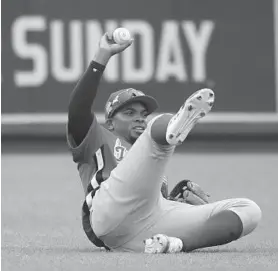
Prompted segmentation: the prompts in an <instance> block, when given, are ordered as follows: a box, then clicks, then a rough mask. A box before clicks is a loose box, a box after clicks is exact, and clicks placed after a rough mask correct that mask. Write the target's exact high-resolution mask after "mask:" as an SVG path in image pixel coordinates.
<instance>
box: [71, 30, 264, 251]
mask: <svg viewBox="0 0 278 271" xmlns="http://www.w3.org/2000/svg"><path fill="white" fill-rule="evenodd" d="M132 42H133V40H130V41H129V42H128V43H126V44H124V45H118V44H114V43H111V34H108V33H106V34H105V35H104V36H103V37H102V38H101V40H100V42H99V46H98V49H97V51H96V54H95V56H94V58H93V60H92V62H91V64H90V65H89V67H88V69H87V70H86V71H85V73H84V74H83V76H82V77H81V79H80V81H79V82H78V84H77V85H76V87H75V89H74V90H73V93H72V94H71V97H70V103H69V111H68V125H67V139H68V144H69V147H70V150H71V152H72V155H73V160H74V162H75V163H77V168H78V171H79V175H80V178H81V181H82V185H83V188H84V193H85V200H84V204H83V207H82V221H83V228H84V231H85V233H86V235H87V237H88V238H89V240H91V241H92V242H93V243H94V244H95V245H96V246H99V247H105V248H106V249H109V250H112V251H130V252H144V251H145V252H148V253H165V252H178V251H191V250H194V249H197V248H202V247H209V246H216V245H221V244H226V243H229V242H231V241H233V240H236V239H238V238H240V237H243V236H245V235H247V234H249V233H250V232H252V231H253V230H254V229H255V228H256V226H257V224H258V222H259V221H260V219H261V210H260V208H259V207H258V205H257V204H256V203H254V202H253V201H251V200H249V199H239V198H238V199H228V200H223V201H218V202H214V203H208V204H201V205H192V204H188V203H186V202H180V200H176V199H182V198H184V197H186V195H188V194H189V193H190V194H191V195H194V196H193V197H195V198H198V199H199V200H200V201H201V203H207V196H206V195H205V193H203V192H202V190H201V189H198V186H197V185H195V184H194V183H191V182H190V181H183V182H181V183H180V184H179V185H178V186H177V187H175V189H174V191H172V193H171V195H170V196H169V197H168V196H167V191H166V192H165V191H164V194H165V193H166V195H164V197H163V195H162V193H161V192H162V191H161V187H162V184H163V183H164V182H165V177H164V171H165V168H166V165H167V163H168V161H169V159H171V156H172V154H173V152H174V150H175V147H176V146H177V145H179V144H181V143H182V142H183V141H184V140H185V139H186V137H187V135H188V133H189V132H190V131H191V129H192V128H193V127H194V125H195V124H196V122H197V121H198V120H199V119H200V118H202V117H204V116H205V115H206V114H207V113H208V112H209V111H210V109H211V107H212V105H213V103H214V93H213V91H212V90H210V89H201V90H199V91H197V92H195V93H194V94H193V95H191V96H190V97H189V98H188V99H187V100H186V101H185V102H184V104H183V105H182V106H181V108H180V109H179V111H178V112H177V113H176V114H175V115H173V114H161V115H158V116H156V117H154V118H153V119H151V120H150V121H149V122H148V123H147V121H146V118H147V116H148V115H149V114H151V113H152V112H153V111H154V110H155V109H156V108H157V102H156V100H155V99H154V98H153V97H151V96H147V95H145V94H144V93H143V92H142V91H139V90H135V89H133V88H129V89H123V90H119V91H116V92H114V93H112V94H111V95H110V97H109V99H108V101H107V103H106V106H105V114H106V127H103V126H101V125H100V124H99V123H98V121H97V119H96V116H95V115H94V113H92V110H91V109H92V105H93V101H94V99H95V97H96V94H97V88H98V85H99V82H100V79H101V76H102V73H103V71H104V69H105V66H106V64H107V63H108V61H109V59H110V58H111V57H112V56H113V55H115V54H118V53H120V52H122V51H124V50H125V49H126V48H127V47H129V46H130V45H131V44H132ZM200 191H201V192H200ZM173 199H174V200H173Z"/></svg>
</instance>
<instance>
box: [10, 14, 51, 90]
mask: <svg viewBox="0 0 278 271" xmlns="http://www.w3.org/2000/svg"><path fill="white" fill-rule="evenodd" d="M45 30H46V21H45V18H44V17H43V16H21V17H19V18H17V19H16V20H15V21H14V23H13V25H12V29H11V32H12V33H11V38H12V48H13V50H14V52H15V55H16V56H17V57H20V58H22V59H31V60H32V62H33V69H32V70H29V71H19V70H16V71H15V72H14V81H15V85H16V86H18V87H37V86H40V85H42V84H43V83H44V82H45V80H46V79H47V75H48V70H47V67H48V65H47V53H46V50H45V48H44V47H43V46H42V45H41V44H38V43H30V42H28V41H27V34H28V32H42V31H45Z"/></svg>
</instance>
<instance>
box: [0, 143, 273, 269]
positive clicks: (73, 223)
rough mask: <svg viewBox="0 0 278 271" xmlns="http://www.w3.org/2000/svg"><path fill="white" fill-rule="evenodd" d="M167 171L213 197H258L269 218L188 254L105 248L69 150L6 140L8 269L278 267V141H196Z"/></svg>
mask: <svg viewBox="0 0 278 271" xmlns="http://www.w3.org/2000/svg"><path fill="white" fill-rule="evenodd" d="M30 148H31V149H30ZM27 150H31V151H29V152H27ZM167 172H168V175H169V177H170V180H171V183H170V187H173V185H174V183H175V182H177V181H178V180H180V179H181V178H184V177H186V178H190V179H192V180H193V181H196V182H197V183H199V184H200V185H201V186H202V187H203V188H204V189H205V190H206V191H208V192H209V193H210V194H211V200H213V201H215V200H219V199H224V198H230V197H247V198H250V199H253V200H254V201H255V202H257V203H258V204H259V206H260V207H261V209H262V212H263V219H262V222H261V224H260V225H259V227H258V228H257V229H256V230H255V232H253V234H251V235H250V236H247V237H245V238H243V239H241V240H239V241H237V242H233V243H231V244H228V245H225V246H221V247H215V248H210V249H203V250H199V251H195V252H192V253H188V254H179V255H145V254H128V253H125V254H122V253H106V252H101V251H100V250H99V249H96V248H94V247H92V246H91V244H90V243H89V242H88V241H87V239H86V237H85V235H84V234H83V232H82V229H81V221H80V205H81V203H82V198H83V194H82V193H83V192H82V188H81V184H80V182H79V178H78V174H77V170H76V168H75V165H74V164H73V162H72V160H71V157H70V155H69V153H67V152H66V151H65V150H64V148H63V147H62V148H59V147H57V148H56V147H52V148H48V147H47V145H46V146H45V147H44V148H38V146H36V145H34V144H30V143H29V147H27V146H26V145H24V146H23V147H22V146H21V147H20V146H16V145H14V144H10V145H9V146H8V147H5V145H4V147H3V146H2V176H1V177H2V270H26V271H27V270H28V271H29V270H109V271H111V270H140V271H143V270H160V271H162V270H167V271H169V270H193V271H195V270H196V271H197V270H198V271H202V270H221V271H223V270H252V271H255V270H278V215H277V207H278V204H277V198H278V144H277V142H276V143H269V144H267V143H257V142H253V143H250V142H233V143H229V142H228V143H226V145H225V144H218V143H214V144H213V145H210V144H209V143H208V142H201V143H193V144H190V143H188V146H185V148H184V150H183V151H182V152H178V153H177V154H176V155H175V156H174V157H173V159H172V161H171V163H170V165H169V167H168V169H167Z"/></svg>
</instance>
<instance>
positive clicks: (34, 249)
mask: <svg viewBox="0 0 278 271" xmlns="http://www.w3.org/2000/svg"><path fill="white" fill-rule="evenodd" d="M2 252H7V253H15V252H16V253H24V254H33V253H38V252H41V253H50V254H52V253H54V254H59V253H81V254H83V253H103V252H106V251H105V250H103V249H100V248H97V247H82V248H80V247H66V246H2ZM109 253H111V252H109ZM188 253H189V254H192V255H194V254H217V253H219V254H223V253H233V254H234V253H239V254H241V253H271V254H272V253H278V248H275V247H273V248H271V247H248V248H240V249H237V248H221V247H219V248H218V247H217V248H205V249H198V250H194V251H190V252H188Z"/></svg>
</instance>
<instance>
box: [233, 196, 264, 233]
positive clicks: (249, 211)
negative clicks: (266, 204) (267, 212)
mask: <svg viewBox="0 0 278 271" xmlns="http://www.w3.org/2000/svg"><path fill="white" fill-rule="evenodd" d="M231 210H232V211H234V212H235V213H236V214H237V215H238V216H239V218H240V219H241V222H242V225H243V231H242V234H241V236H244V235H247V234H249V233H251V232H252V231H253V230H254V229H255V228H256V227H257V226H258V224H259V222H260V220H261V217H262V211H261V209H260V207H259V206H258V205H257V204H256V203H255V202H254V201H252V200H250V199H241V200H240V201H239V202H237V204H236V205H235V206H233V207H232V208H231Z"/></svg>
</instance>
